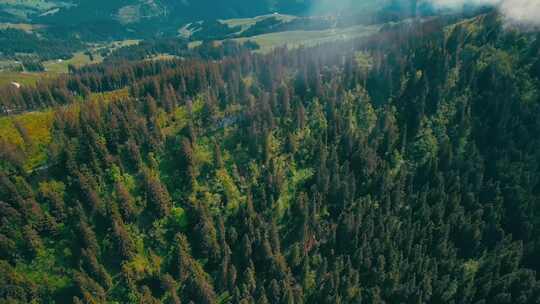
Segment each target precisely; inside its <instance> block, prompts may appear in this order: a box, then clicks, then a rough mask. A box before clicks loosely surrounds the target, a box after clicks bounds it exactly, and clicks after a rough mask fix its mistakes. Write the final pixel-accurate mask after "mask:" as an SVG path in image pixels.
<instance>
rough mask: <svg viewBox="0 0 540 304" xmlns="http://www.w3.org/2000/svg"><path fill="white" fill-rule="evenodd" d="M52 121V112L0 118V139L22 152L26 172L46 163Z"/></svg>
mask: <svg viewBox="0 0 540 304" xmlns="http://www.w3.org/2000/svg"><path fill="white" fill-rule="evenodd" d="M53 120H54V112H53V111H52V110H48V111H41V112H30V113H25V114H20V115H15V116H9V117H1V118H0V139H2V140H4V141H6V142H8V143H10V144H13V145H15V146H17V147H19V148H21V150H22V151H24V154H25V163H24V167H25V169H26V170H28V171H31V170H32V169H35V168H37V167H39V166H42V165H43V164H45V162H46V161H47V147H48V146H49V144H50V143H51V140H52V136H51V128H52V124H53Z"/></svg>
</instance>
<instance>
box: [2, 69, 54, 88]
mask: <svg viewBox="0 0 540 304" xmlns="http://www.w3.org/2000/svg"><path fill="white" fill-rule="evenodd" d="M55 76H57V75H55V74H51V73H47V72H41V73H27V72H9V71H4V72H0V86H6V85H9V84H11V83H12V82H17V83H19V84H21V85H22V86H31V85H35V84H36V82H38V81H39V80H42V79H50V78H52V77H55Z"/></svg>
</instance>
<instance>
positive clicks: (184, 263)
mask: <svg viewBox="0 0 540 304" xmlns="http://www.w3.org/2000/svg"><path fill="white" fill-rule="evenodd" d="M539 38H540V35H538V34H536V33H534V32H520V31H517V30H514V29H511V28H507V27H505V25H504V23H503V21H502V19H501V18H500V16H499V15H497V14H496V13H489V14H484V15H480V16H477V17H475V18H472V19H465V20H459V21H457V22H456V20H455V19H453V18H446V17H441V18H431V19H427V20H416V21H410V22H403V23H395V24H390V25H387V26H385V27H383V28H382V29H381V31H379V32H378V33H377V34H375V35H371V36H369V37H367V38H362V39H356V40H343V41H339V42H332V43H326V44H321V45H318V46H314V47H301V48H297V49H287V48H277V49H275V50H274V51H272V52H270V53H268V54H260V53H254V52H250V50H251V48H252V47H253V46H250V44H249V43H248V44H247V45H246V44H244V45H240V44H234V43H228V44H227V43H226V44H222V45H219V46H218V45H215V44H213V43H210V42H209V43H206V44H203V45H202V46H201V48H200V49H199V50H197V51H196V53H195V54H196V55H193V56H187V57H185V58H176V59H167V60H140V59H141V58H140V57H134V58H135V60H132V61H127V60H125V61H122V60H116V61H111V62H113V64H111V63H110V62H106V63H102V64H95V65H91V66H87V67H81V68H76V67H71V68H70V73H69V74H68V75H65V76H62V77H60V78H58V79H55V80H48V81H42V82H38V84H37V85H36V86H28V87H25V88H20V89H15V88H13V86H10V87H6V88H3V89H2V93H1V94H0V96H1V98H0V100H1V101H2V112H3V116H2V117H0V127H1V128H2V129H1V130H2V133H1V134H0V168H1V170H0V302H1V303H175V304H179V303H203V304H205V303H207V304H210V303H287V304H289V303H295V304H300V303H328V304H330V303H332V304H333V303H381V304H382V303H496V304H499V303H500V304H502V303H523V304H526V303H527V304H528V303H531V304H533V303H538V302H539V301H540V282H539V281H538V280H539V277H538V271H540V260H539V259H538V257H540V233H539V232H540V214H539V211H540V206H539V203H540V167H539V166H540V137H539V136H538V134H540V95H539V94H540V39H539ZM154 46H159V47H162V48H172V47H173V46H174V42H171V41H168V40H164V41H162V40H158V41H157V42H156V43H155V44H141V45H139V46H137V47H133V48H132V49H130V50H132V51H131V53H130V54H146V52H151V50H152V48H153V47H154ZM180 50H184V46H183V45H182V46H179V48H178V51H179V52H180ZM118 54H119V56H118V57H122V55H121V53H118ZM134 56H139V55H134ZM13 110H17V112H18V113H19V114H18V115H14V116H12V115H8V114H11V113H13V112H12V111H13ZM27 111H31V112H27ZM25 115H32V116H30V117H32V119H26V117H28V116H25ZM38 120H39V121H40V123H39V124H37V123H35V122H36V121H38ZM4 130H10V131H9V132H7V131H6V132H3V131H4Z"/></svg>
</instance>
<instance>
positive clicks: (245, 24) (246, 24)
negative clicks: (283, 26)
mask: <svg viewBox="0 0 540 304" xmlns="http://www.w3.org/2000/svg"><path fill="white" fill-rule="evenodd" d="M271 17H274V18H276V19H278V20H281V21H285V22H288V21H291V20H294V19H296V18H298V17H296V16H291V15H281V14H270V15H263V16H257V17H253V18H237V19H226V20H220V22H221V23H224V24H227V25H228V26H229V27H235V26H240V27H241V28H242V30H241V31H240V32H243V31H245V30H247V29H248V28H250V27H251V26H252V25H254V24H255V23H257V22H259V21H262V20H264V19H268V18H271Z"/></svg>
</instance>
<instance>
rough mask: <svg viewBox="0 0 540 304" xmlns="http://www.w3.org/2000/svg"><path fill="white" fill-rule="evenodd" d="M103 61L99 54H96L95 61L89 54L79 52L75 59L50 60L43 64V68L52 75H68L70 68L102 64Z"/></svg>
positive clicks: (74, 56)
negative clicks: (70, 66) (71, 66)
mask: <svg viewBox="0 0 540 304" xmlns="http://www.w3.org/2000/svg"><path fill="white" fill-rule="evenodd" d="M102 61H103V57H101V56H100V55H99V54H94V60H93V61H92V59H91V58H90V56H88V55H87V54H85V53H84V52H77V53H75V54H73V57H72V58H70V59H68V60H61V59H58V60H50V61H45V62H44V63H43V66H44V67H45V70H46V71H47V72H50V73H58V74H61V73H67V72H68V66H69V65H73V66H76V67H81V66H84V65H87V64H92V63H100V62H102Z"/></svg>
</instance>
